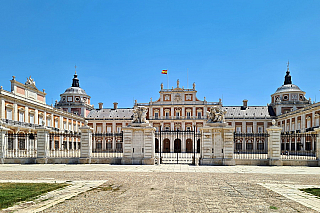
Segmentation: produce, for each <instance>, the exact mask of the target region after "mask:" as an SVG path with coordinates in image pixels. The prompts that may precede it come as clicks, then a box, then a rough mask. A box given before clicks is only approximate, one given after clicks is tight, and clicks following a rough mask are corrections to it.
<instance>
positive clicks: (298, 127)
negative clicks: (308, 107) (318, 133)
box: [297, 121, 301, 130]
mask: <svg viewBox="0 0 320 213" xmlns="http://www.w3.org/2000/svg"><path fill="white" fill-rule="evenodd" d="M297 129H298V130H300V129H301V125H300V121H298V126H297Z"/></svg>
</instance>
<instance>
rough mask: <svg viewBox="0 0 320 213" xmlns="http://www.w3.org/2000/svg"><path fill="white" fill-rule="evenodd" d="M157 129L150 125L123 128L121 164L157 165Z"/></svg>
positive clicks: (132, 125)
mask: <svg viewBox="0 0 320 213" xmlns="http://www.w3.org/2000/svg"><path fill="white" fill-rule="evenodd" d="M154 132H155V128H154V127H152V126H151V125H150V124H148V123H141V124H140V123H137V124H131V125H129V126H127V127H123V158H122V160H121V164H142V165H154V164H155V159H154V156H155V150H154V141H155V137H154Z"/></svg>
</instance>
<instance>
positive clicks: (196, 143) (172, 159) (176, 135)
mask: <svg viewBox="0 0 320 213" xmlns="http://www.w3.org/2000/svg"><path fill="white" fill-rule="evenodd" d="M200 140H201V134H200V133H197V132H195V131H181V130H173V131H168V130H166V131H161V129H160V131H158V132H156V133H155V154H156V156H158V157H160V159H161V163H173V164H181V163H183V164H193V163H194V159H195V158H199V157H200Z"/></svg>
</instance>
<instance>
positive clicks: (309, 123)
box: [307, 117, 311, 128]
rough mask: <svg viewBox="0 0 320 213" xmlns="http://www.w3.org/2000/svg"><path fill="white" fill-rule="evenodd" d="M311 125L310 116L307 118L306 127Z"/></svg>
mask: <svg viewBox="0 0 320 213" xmlns="http://www.w3.org/2000/svg"><path fill="white" fill-rule="evenodd" d="M310 127H311V118H310V117H308V118H307V128H310Z"/></svg>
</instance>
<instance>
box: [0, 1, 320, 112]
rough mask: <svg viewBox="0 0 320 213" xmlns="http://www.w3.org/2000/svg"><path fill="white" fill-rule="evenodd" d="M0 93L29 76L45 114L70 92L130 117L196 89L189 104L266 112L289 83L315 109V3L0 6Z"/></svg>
mask: <svg viewBox="0 0 320 213" xmlns="http://www.w3.org/2000/svg"><path fill="white" fill-rule="evenodd" d="M0 3H1V4H0V5H1V6H0V27H1V30H0V72H1V79H0V85H3V87H4V89H6V90H10V82H9V80H10V79H12V77H11V76H12V75H15V76H16V80H18V81H20V82H25V81H26V77H29V76H30V75H31V76H32V78H33V79H35V81H36V86H37V87H38V89H40V90H42V89H45V90H46V92H47V93H48V94H47V104H51V103H54V101H55V100H56V99H58V100H59V98H60V96H59V95H60V94H61V93H63V92H64V91H65V89H67V88H68V87H70V86H71V82H72V78H73V74H74V66H75V64H76V65H77V73H78V77H79V79H80V87H82V88H83V89H85V90H86V92H87V93H88V94H89V95H90V96H91V100H92V103H93V104H94V105H95V107H96V108H97V107H98V102H103V103H104V107H105V108H107V107H112V106H113V105H112V103H113V102H115V101H116V102H118V103H119V107H132V106H133V100H134V99H137V100H138V102H148V101H149V100H150V97H152V98H153V100H155V99H157V98H158V97H159V93H158V92H159V90H160V84H161V82H163V83H164V87H165V88H167V77H166V76H165V75H161V70H162V69H167V70H168V74H169V87H170V88H171V87H172V86H175V85H176V80H177V79H180V86H181V87H182V86H184V87H187V70H188V82H189V87H192V83H193V82H195V83H196V89H197V91H198V98H199V99H201V100H202V99H203V97H204V96H205V97H206V100H207V101H218V100H219V98H222V96H223V104H224V105H225V106H230V105H241V104H242V100H243V99H248V100H249V103H248V104H249V105H255V106H258V105H266V104H267V103H269V102H270V95H271V94H272V93H274V92H275V90H276V89H277V88H278V87H280V86H281V85H282V84H283V81H284V76H285V72H286V63H287V61H288V60H290V71H291V75H292V80H293V83H294V84H296V85H298V86H299V87H300V88H301V89H302V90H304V91H305V92H307V94H306V97H307V98H309V97H311V98H312V100H313V101H314V100H315V96H318V98H317V101H318V100H320V92H319V89H320V87H319V84H318V79H319V77H320V73H319V70H320V60H319V59H320V55H319V50H320V24H319V23H320V13H319V11H320V1H294V0H290V1H280V0H277V1H260V0H255V1H245V0H238V1H188V0H183V1H178V0H174V1H152V0H148V1H142V0H139V1H133V0H132V1H124V0H122V1H106V0H103V1H99V0H95V1H80V0H75V1H59V0H57V1H41V0H39V1H34V0H30V1H22V0H21V1H15V0H5V1H3V0H1V1H0Z"/></svg>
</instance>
